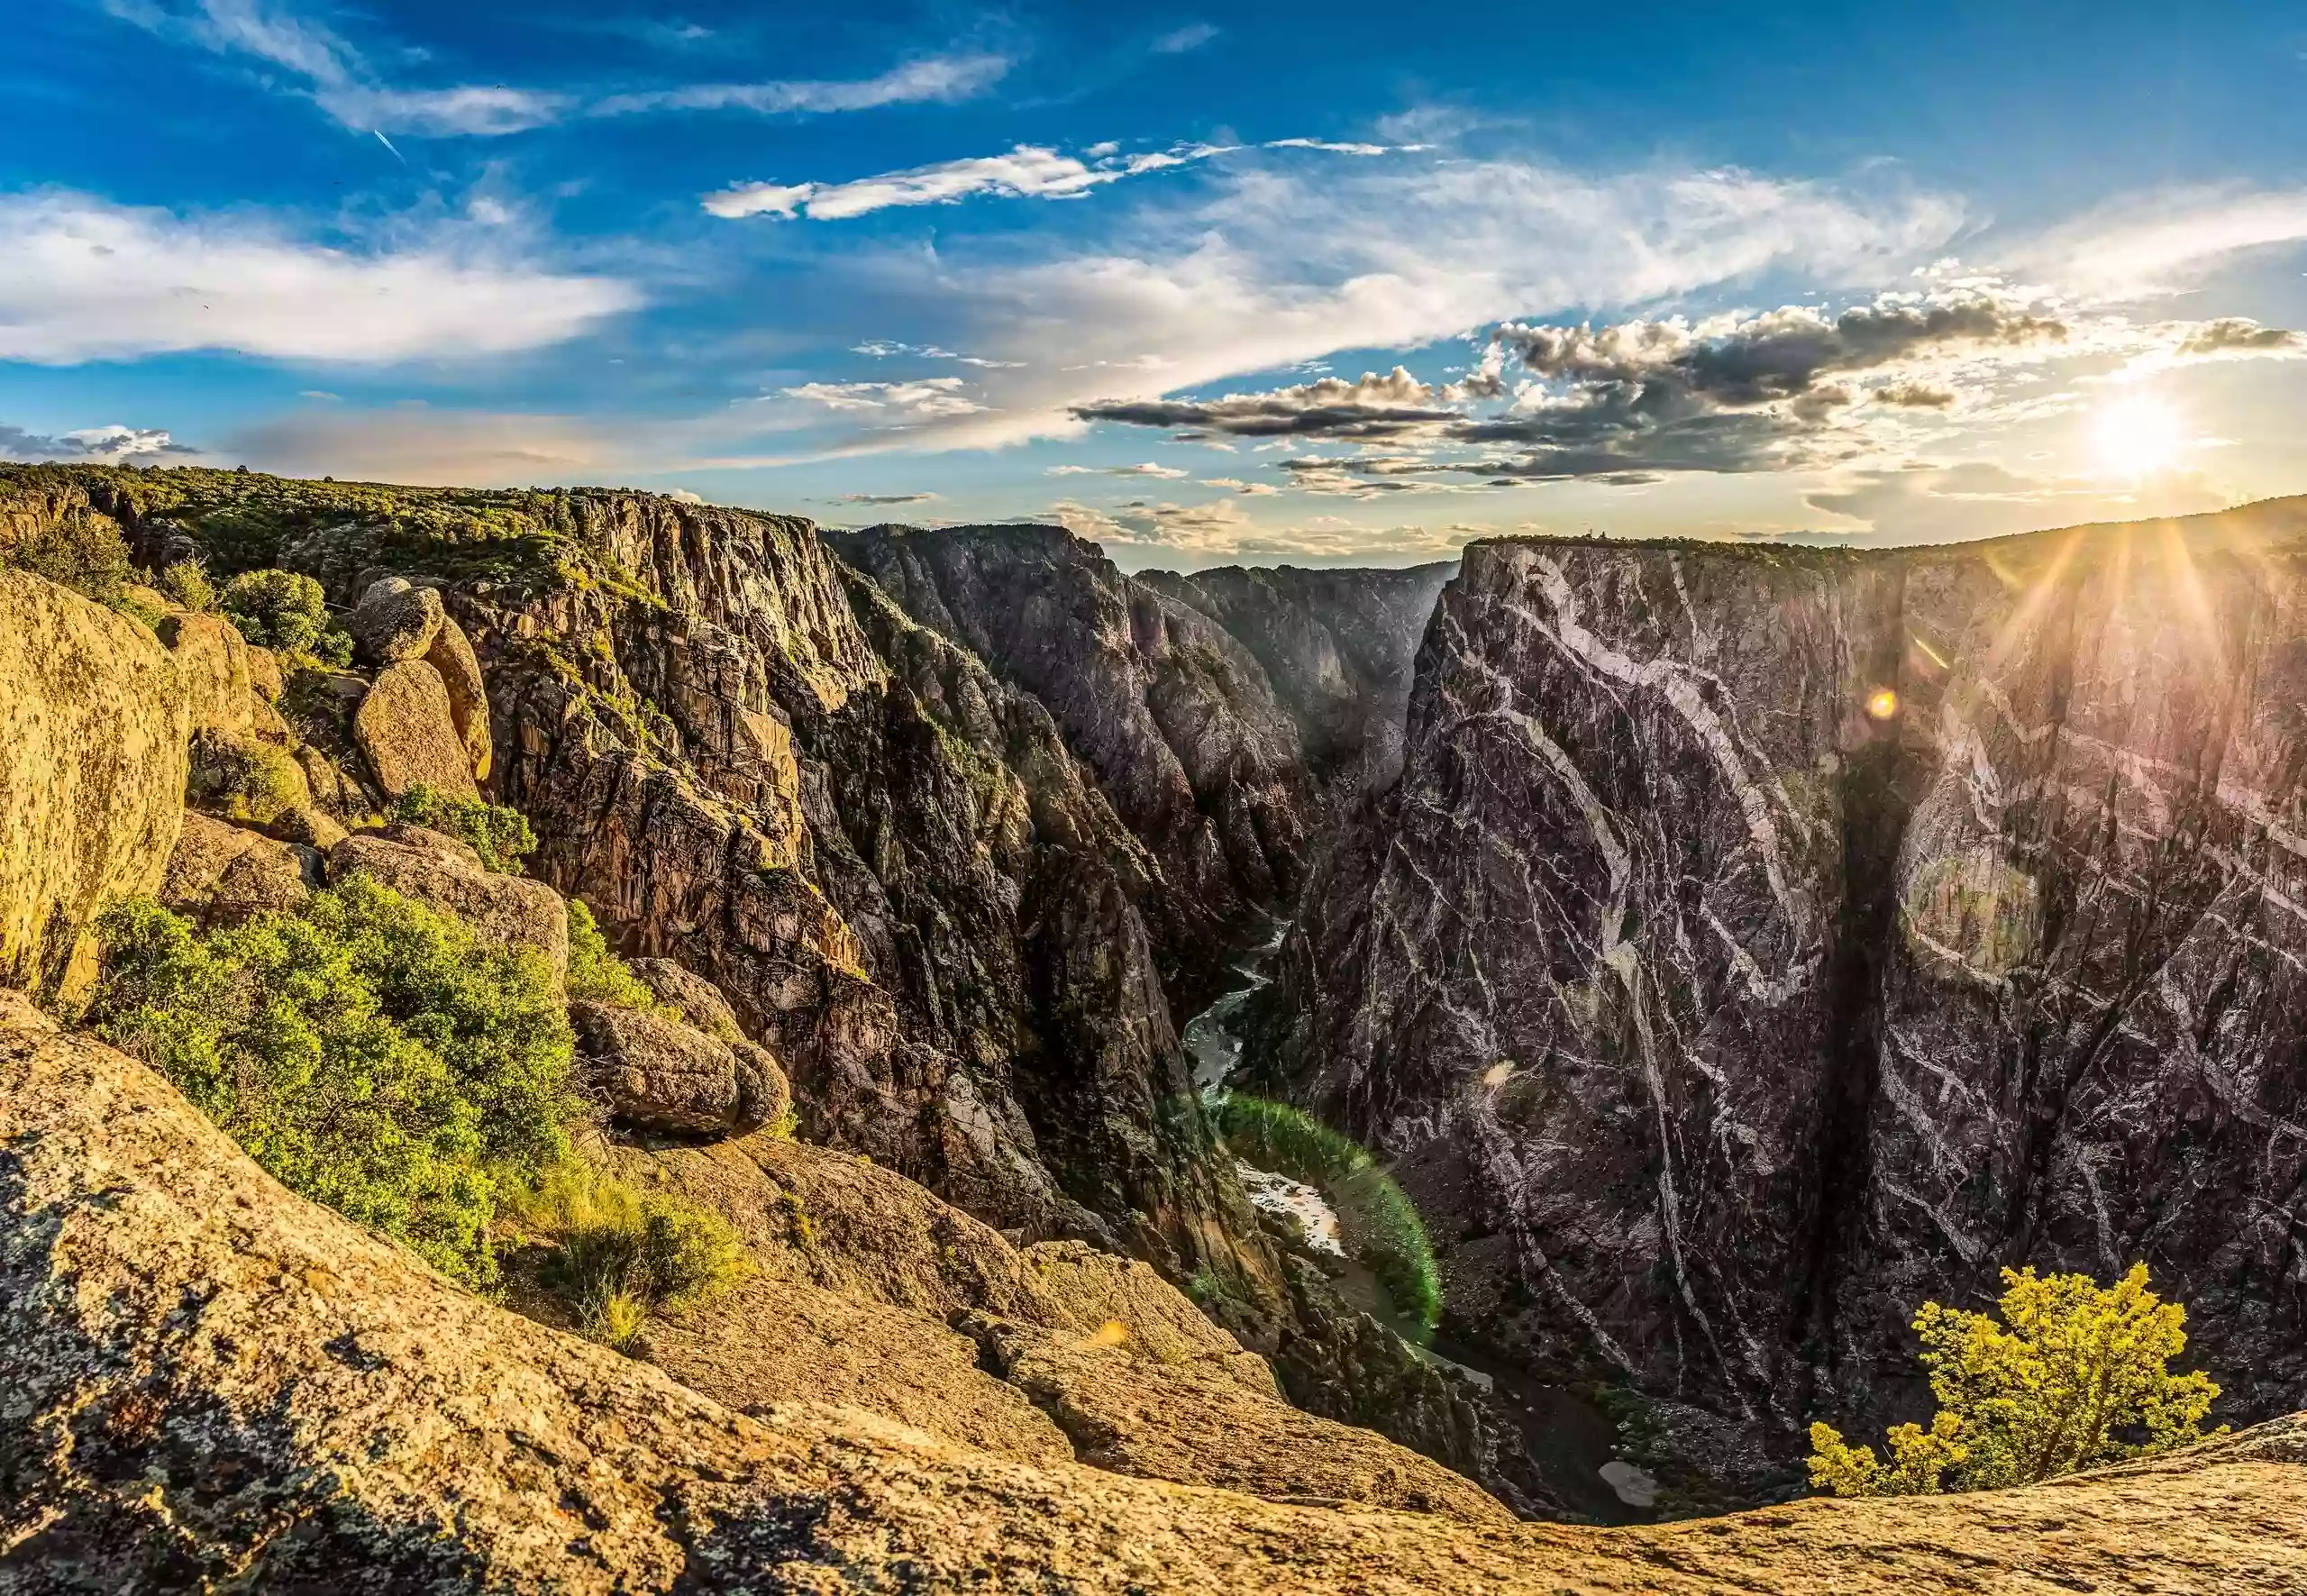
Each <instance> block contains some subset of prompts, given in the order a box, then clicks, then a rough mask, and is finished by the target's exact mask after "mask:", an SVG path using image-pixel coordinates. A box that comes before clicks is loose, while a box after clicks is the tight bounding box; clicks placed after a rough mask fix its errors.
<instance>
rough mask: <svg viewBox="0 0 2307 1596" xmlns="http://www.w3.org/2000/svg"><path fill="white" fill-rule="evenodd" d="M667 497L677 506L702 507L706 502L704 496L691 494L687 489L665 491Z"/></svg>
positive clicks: (668, 489)
mask: <svg viewBox="0 0 2307 1596" xmlns="http://www.w3.org/2000/svg"><path fill="white" fill-rule="evenodd" d="M665 497H667V498H669V499H671V500H672V501H673V502H674V503H675V504H677V505H701V504H703V503H704V502H705V496H704V495H703V494H701V493H691V492H690V491H689V490H688V488H667V489H665Z"/></svg>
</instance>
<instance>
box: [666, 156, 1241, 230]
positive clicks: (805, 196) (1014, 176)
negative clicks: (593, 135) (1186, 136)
mask: <svg viewBox="0 0 2307 1596" xmlns="http://www.w3.org/2000/svg"><path fill="white" fill-rule="evenodd" d="M1226 152H1227V151H1226V149H1223V148H1220V147H1218V146H1216V145H1209V144H1181V145H1179V146H1177V147H1176V148H1174V149H1172V150H1155V151H1152V152H1150V153H1145V154H1139V155H1108V156H1103V157H1100V158H1099V159H1097V160H1095V161H1094V162H1091V161H1084V160H1079V159H1077V158H1075V157H1073V156H1071V155H1060V154H1059V153H1058V152H1057V151H1056V150H1052V149H1049V148H1047V147H1046V146H1044V145H1038V144H1020V145H1018V146H1017V148H1016V149H1014V150H1010V151H1009V153H1008V154H1007V155H980V156H972V157H971V158H969V159H968V160H944V161H939V162H937V163H936V164H935V165H933V166H922V167H913V168H910V169H907V170H905V171H900V172H883V173H881V174H880V175H879V176H877V177H871V178H854V179H853V180H851V181H849V182H846V183H741V184H738V185H736V186H735V187H731V188H725V189H723V190H722V191H721V192H719V193H718V194H708V195H707V196H705V199H704V201H703V204H704V205H705V208H706V209H707V211H709V212H711V213H712V214H714V215H716V216H723V217H726V218H729V219H731V220H733V221H734V220H735V219H738V218H740V217H744V216H778V217H783V218H787V219H790V218H791V217H794V216H797V215H801V214H807V216H808V217H809V218H810V219H811V220H813V221H817V222H840V221H846V220H849V219H850V218H853V217H856V216H863V215H869V214H871V213H872V212H875V211H881V210H887V209H889V207H891V206H892V205H952V204H953V203H954V202H955V201H957V200H962V199H967V198H970V197H971V196H974V195H980V194H991V195H998V196H1003V197H1005V198H1009V199H1078V198H1080V197H1081V196H1083V195H1085V194H1087V193H1088V192H1089V191H1090V189H1092V188H1095V187H1099V186H1100V185H1103V184H1107V183H1115V182H1118V181H1120V180H1121V179H1122V178H1131V177H1135V176H1136V175H1138V174H1139V173H1141V172H1150V171H1158V170H1160V169H1163V168H1165V167H1174V166H1183V165H1185V164H1186V163H1187V162H1189V161H1195V160H1208V158H1209V157H1210V156H1213V155H1223V154H1225V153H1226Z"/></svg>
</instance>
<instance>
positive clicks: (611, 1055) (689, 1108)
mask: <svg viewBox="0 0 2307 1596" xmlns="http://www.w3.org/2000/svg"><path fill="white" fill-rule="evenodd" d="M569 1020H570V1024H571V1025H572V1026H575V1027H576V1029H577V1040H578V1046H579V1050H580V1052H581V1053H583V1055H584V1058H585V1061H586V1064H587V1068H586V1071H585V1079H586V1082H587V1084H588V1086H589V1087H590V1088H591V1089H592V1090H594V1091H595V1092H597V1093H598V1094H599V1095H600V1096H601V1098H602V1099H604V1100H605V1101H606V1104H607V1106H608V1110H609V1113H610V1114H611V1115H612V1116H614V1117H616V1119H618V1120H619V1121H621V1122H622V1123H624V1124H626V1125H630V1126H634V1127H636V1128H638V1129H642V1130H654V1131H672V1132H676V1133H679V1134H681V1135H732V1134H734V1133H736V1132H739V1131H745V1130H751V1129H752V1128H753V1127H754V1126H759V1125H761V1124H763V1123H765V1122H766V1121H767V1120H769V1119H771V1118H774V1117H776V1116H777V1115H779V1114H780V1113H782V1112H783V1111H784V1104H785V1101H786V1099H787V1093H786V1090H785V1077H784V1072H782V1071H780V1069H779V1068H778V1066H777V1062H776V1061H775V1060H774V1059H773V1058H771V1057H770V1056H769V1055H768V1053H767V1051H766V1050H765V1049H761V1048H758V1047H754V1046H753V1045H752V1044H749V1043H745V1042H743V1041H740V1042H739V1043H738V1044H737V1045H738V1046H742V1047H744V1048H745V1049H746V1050H747V1053H748V1054H749V1055H750V1056H748V1057H747V1059H746V1060H745V1061H744V1062H743V1063H742V1064H741V1063H740V1062H739V1060H738V1057H737V1054H736V1052H735V1051H734V1048H733V1047H732V1046H731V1045H730V1044H728V1043H726V1042H724V1041H722V1040H720V1039H719V1038H718V1037H716V1036H711V1035H707V1034H706V1033H705V1032H704V1031H701V1030H699V1029H698V1028H697V1027H696V1026H690V1025H685V1024H683V1023H682V1022H681V1021H679V1020H676V1019H670V1018H668V1017H664V1016H662V1015H657V1014H647V1013H643V1012H641V1011H639V1010H637V1009H631V1008H618V1007H616V1005H614V1004H609V1003H572V1004H570V1006H569Z"/></svg>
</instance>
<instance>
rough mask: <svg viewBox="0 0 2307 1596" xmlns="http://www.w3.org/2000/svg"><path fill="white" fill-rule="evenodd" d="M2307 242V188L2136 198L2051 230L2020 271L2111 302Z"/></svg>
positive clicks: (2030, 247) (2020, 257)
mask: <svg viewBox="0 0 2307 1596" xmlns="http://www.w3.org/2000/svg"><path fill="white" fill-rule="evenodd" d="M2302 243H2307V189H2296V188H2294V189H2275V190H2260V191H2257V192H2252V191H2247V190H2239V189H2223V188H2193V189H2179V190H2174V191H2166V192H2163V193H2158V194H2149V195H2140V196H2131V197H2129V198H2126V199H2123V200H2120V201H2118V202H2117V203H2115V204H2113V205H2106V206H2102V208H2100V209H2098V210H2096V211H2093V212H2092V213H2091V214H2088V215H2085V216H2083V217H2080V218H2078V219H2076V220H2075V221H2074V222H2070V223H2065V224H2064V225H2062V226H2059V227H2056V228H2053V229H2051V230H2050V231H2049V232H2047V233H2044V234H2042V235H2041V236H2040V237H2039V238H2038V239H2035V240H2034V241H2032V242H2029V243H2028V244H2026V245H2024V246H2022V247H2021V248H2020V249H2019V250H2018V251H2016V260H2015V262H2014V264H2015V267H2016V269H2019V270H2020V271H2023V272H2027V273H2029V274H2035V275H2039V276H2042V277H2045V278H2049V279H2050V280H2052V281H2054V282H2057V283H2060V284H2062V285H2064V286H2065V287H2068V288H2069V289H2070V290H2072V291H2074V292H2076V293H2079V294H2083V295H2085V296H2094V297H2098V298H2102V299H2108V300H2117V301H2121V300H2132V299H2141V298H2147V297H2150V296H2157V295H2163V294H2170V293H2175V292H2178V291H2180V290H2182V289H2184V288H2186V287H2191V286H2193V284H2194V283H2196V282H2198V281H2200V280H2201V279H2202V278H2204V277H2206V276H2208V275H2209V274H2210V273H2211V272H2213V271H2216V270H2219V269H2221V268H2222V267H2225V266H2228V265H2230V264H2232V263H2233V261H2234V260H2235V258H2236V257H2237V256H2239V255H2243V254H2247V253H2249V252H2253V251H2266V250H2275V249H2280V248H2284V247H2295V246H2298V245H2300V244H2302Z"/></svg>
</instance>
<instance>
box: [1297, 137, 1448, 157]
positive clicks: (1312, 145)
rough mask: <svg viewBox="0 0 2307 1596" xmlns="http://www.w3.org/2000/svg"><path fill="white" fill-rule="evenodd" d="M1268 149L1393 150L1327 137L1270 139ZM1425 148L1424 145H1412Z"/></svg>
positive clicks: (1361, 152)
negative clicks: (1337, 141) (1328, 138)
mask: <svg viewBox="0 0 2307 1596" xmlns="http://www.w3.org/2000/svg"><path fill="white" fill-rule="evenodd" d="M1264 147H1265V148H1266V149H1268V150H1328V151H1330V152H1331V153H1332V154H1334V155H1387V154H1391V150H1390V148H1389V147H1388V146H1386V145H1384V144H1351V143H1348V144H1341V143H1336V142H1334V141H1330V140H1327V139H1268V140H1267V141H1265V146H1264ZM1410 148H1412V149H1424V148H1425V146H1424V145H1412V146H1410Z"/></svg>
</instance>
